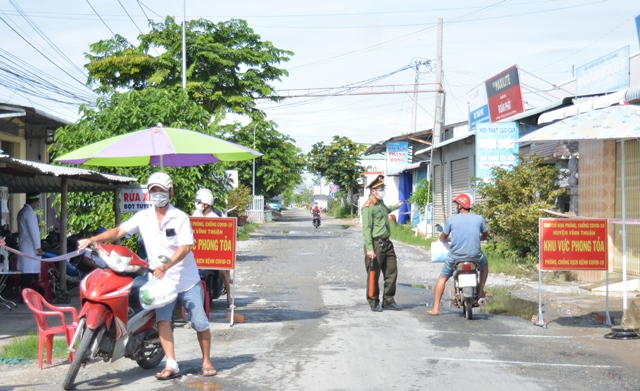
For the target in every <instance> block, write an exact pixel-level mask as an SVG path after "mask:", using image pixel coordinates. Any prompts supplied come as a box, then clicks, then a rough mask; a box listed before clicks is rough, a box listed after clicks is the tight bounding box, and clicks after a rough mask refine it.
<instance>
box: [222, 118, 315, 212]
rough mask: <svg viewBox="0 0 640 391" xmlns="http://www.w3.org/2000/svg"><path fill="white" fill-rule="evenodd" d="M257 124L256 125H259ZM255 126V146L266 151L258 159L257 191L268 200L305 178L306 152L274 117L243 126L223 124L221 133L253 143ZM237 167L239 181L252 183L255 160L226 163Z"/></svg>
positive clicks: (258, 149)
mask: <svg viewBox="0 0 640 391" xmlns="http://www.w3.org/2000/svg"><path fill="white" fill-rule="evenodd" d="M256 124H257V125H256ZM254 126H255V145H256V150H257V151H260V152H262V153H263V154H264V155H263V156H262V157H260V158H258V159H256V161H255V165H256V176H255V182H256V183H255V187H256V194H257V195H263V196H264V197H265V200H269V199H271V198H273V197H275V196H278V195H282V194H285V193H287V192H290V191H292V190H293V189H294V188H295V187H296V186H297V185H298V184H299V183H301V182H302V173H303V171H304V165H305V160H304V155H302V151H301V150H300V148H298V147H297V146H296V145H295V140H294V139H292V138H291V137H289V136H288V135H285V134H282V133H280V132H278V131H277V130H276V127H277V125H276V124H275V123H274V122H272V121H260V122H254V123H251V124H249V125H248V126H242V125H240V124H237V123H236V124H230V125H225V126H222V127H221V131H222V137H223V138H224V139H225V140H229V141H231V142H234V143H238V144H241V145H246V146H248V147H250V148H252V147H253V142H254V139H253V137H254V136H253V134H254V133H253V131H254ZM226 165H227V166H233V167H234V168H236V169H237V170H238V180H239V181H240V183H242V184H244V185H246V186H248V187H249V188H250V189H251V188H252V186H253V183H252V182H253V162H252V161H251V160H245V161H241V162H233V163H226Z"/></svg>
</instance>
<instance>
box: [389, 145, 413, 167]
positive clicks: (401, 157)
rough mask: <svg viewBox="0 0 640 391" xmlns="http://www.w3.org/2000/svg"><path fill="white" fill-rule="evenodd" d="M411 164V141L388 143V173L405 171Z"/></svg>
mask: <svg viewBox="0 0 640 391" xmlns="http://www.w3.org/2000/svg"><path fill="white" fill-rule="evenodd" d="M408 164H409V143H408V142H406V141H397V142H392V143H387V173H391V172H400V171H404V170H405V169H406V168H407V165H408Z"/></svg>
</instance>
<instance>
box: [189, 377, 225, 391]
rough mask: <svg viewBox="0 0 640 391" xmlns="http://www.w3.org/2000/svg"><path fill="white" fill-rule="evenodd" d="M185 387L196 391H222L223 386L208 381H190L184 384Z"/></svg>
mask: <svg viewBox="0 0 640 391" xmlns="http://www.w3.org/2000/svg"><path fill="white" fill-rule="evenodd" d="M184 385H185V386H187V387H190V388H193V389H195V390H205V391H220V390H222V385H221V384H219V383H211V382H208V381H201V380H197V381H188V382H186V383H184Z"/></svg>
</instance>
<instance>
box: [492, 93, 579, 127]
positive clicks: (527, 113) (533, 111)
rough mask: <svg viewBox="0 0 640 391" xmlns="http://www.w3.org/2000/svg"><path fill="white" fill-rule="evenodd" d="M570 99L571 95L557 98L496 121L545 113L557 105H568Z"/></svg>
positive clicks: (511, 120)
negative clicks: (544, 104) (546, 103)
mask: <svg viewBox="0 0 640 391" xmlns="http://www.w3.org/2000/svg"><path fill="white" fill-rule="evenodd" d="M572 100H573V97H572V96H570V97H567V98H562V99H560V100H557V101H555V102H552V103H549V104H548V105H546V106H542V107H538V108H535V109H531V110H527V111H525V112H523V113H520V114H516V115H512V116H511V117H508V118H505V119H502V120H500V121H498V122H514V121H518V120H521V119H523V118H529V117H533V116H535V115H538V114H542V113H545V112H547V111H549V110H551V109H555V108H557V107H564V106H568V105H570V104H571V101H572Z"/></svg>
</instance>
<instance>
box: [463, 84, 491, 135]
mask: <svg viewBox="0 0 640 391" xmlns="http://www.w3.org/2000/svg"><path fill="white" fill-rule="evenodd" d="M467 101H468V103H469V131H471V132H475V131H476V129H477V125H478V124H479V123H484V122H491V118H490V117H489V104H488V101H487V87H486V86H485V85H484V83H482V84H481V85H479V86H478V87H476V88H474V89H473V90H471V91H469V92H468V93H467Z"/></svg>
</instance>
